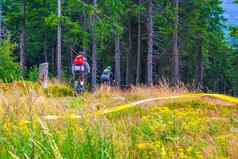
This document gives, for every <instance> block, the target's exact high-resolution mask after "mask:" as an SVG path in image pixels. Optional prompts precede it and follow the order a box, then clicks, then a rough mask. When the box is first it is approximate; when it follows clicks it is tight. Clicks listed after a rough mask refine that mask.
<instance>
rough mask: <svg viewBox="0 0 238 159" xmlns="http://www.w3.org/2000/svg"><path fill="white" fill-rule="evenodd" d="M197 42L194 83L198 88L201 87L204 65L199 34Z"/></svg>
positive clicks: (201, 41)
mask: <svg viewBox="0 0 238 159" xmlns="http://www.w3.org/2000/svg"><path fill="white" fill-rule="evenodd" d="M199 38H200V39H199V40H198V44H199V48H198V53H197V65H196V85H197V88H198V89H201V90H202V89H203V88H204V87H203V78H204V65H203V50H202V45H203V40H202V36H201V35H200V36H199Z"/></svg>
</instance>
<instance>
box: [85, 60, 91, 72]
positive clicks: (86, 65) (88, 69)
mask: <svg viewBox="0 0 238 159" xmlns="http://www.w3.org/2000/svg"><path fill="white" fill-rule="evenodd" d="M85 67H86V71H87V73H90V72H91V71H90V66H89V64H88V63H87V62H86V63H85Z"/></svg>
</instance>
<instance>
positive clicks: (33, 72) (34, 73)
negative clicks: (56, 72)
mask: <svg viewBox="0 0 238 159" xmlns="http://www.w3.org/2000/svg"><path fill="white" fill-rule="evenodd" d="M38 72H39V71H38V66H37V65H35V66H32V67H31V68H30V69H29V71H28V73H27V78H28V80H30V81H37V79H38Z"/></svg>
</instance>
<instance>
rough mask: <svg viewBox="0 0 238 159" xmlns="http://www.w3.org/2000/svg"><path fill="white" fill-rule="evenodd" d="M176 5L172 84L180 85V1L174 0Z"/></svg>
mask: <svg viewBox="0 0 238 159" xmlns="http://www.w3.org/2000/svg"><path fill="white" fill-rule="evenodd" d="M174 3H175V23H174V32H173V39H172V40H173V55H172V82H173V84H178V83H179V82H180V69H179V67H180V64H179V63H180V61H179V58H180V55H179V48H178V25H179V0H174Z"/></svg>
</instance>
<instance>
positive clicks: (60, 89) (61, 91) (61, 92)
mask: <svg viewBox="0 0 238 159" xmlns="http://www.w3.org/2000/svg"><path fill="white" fill-rule="evenodd" d="M44 92H45V93H46V94H47V95H48V96H53V97H64V96H73V95H74V90H73V89H72V88H70V87H69V86H65V85H52V86H49V87H48V88H46V89H45V90H44Z"/></svg>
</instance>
